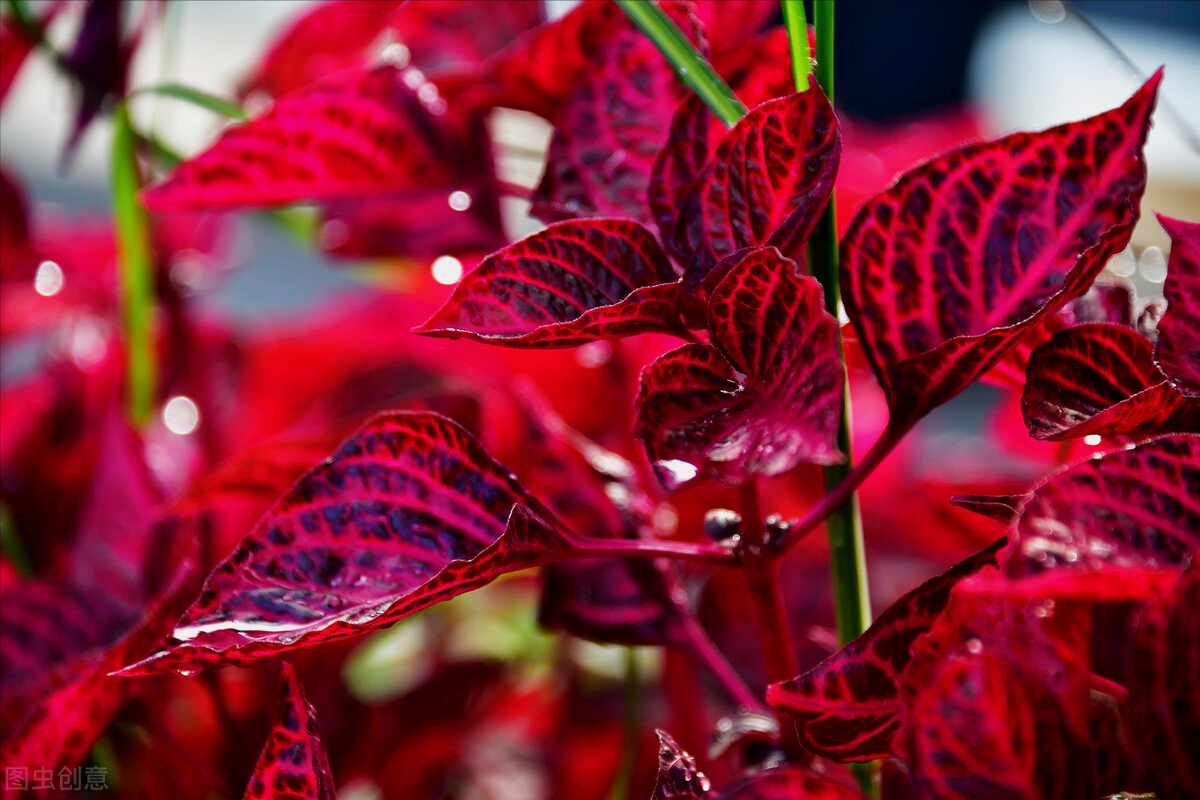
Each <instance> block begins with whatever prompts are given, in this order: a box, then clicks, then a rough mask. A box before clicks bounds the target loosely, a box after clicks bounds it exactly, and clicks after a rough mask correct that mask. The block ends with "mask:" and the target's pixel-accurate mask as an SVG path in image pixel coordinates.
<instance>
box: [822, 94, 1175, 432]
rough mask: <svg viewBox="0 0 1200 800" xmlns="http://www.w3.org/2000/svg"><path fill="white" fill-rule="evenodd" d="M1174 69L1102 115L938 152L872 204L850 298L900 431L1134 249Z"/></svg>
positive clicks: (854, 239) (845, 284) (863, 217)
mask: <svg viewBox="0 0 1200 800" xmlns="http://www.w3.org/2000/svg"><path fill="white" fill-rule="evenodd" d="M1161 78H1162V75H1161V73H1159V74H1156V75H1155V76H1154V77H1153V78H1151V79H1150V80H1149V81H1148V82H1147V83H1146V84H1145V85H1144V86H1143V87H1142V88H1141V89H1140V90H1138V92H1137V93H1136V94H1135V95H1134V96H1133V97H1132V98H1131V99H1130V100H1129V101H1128V102H1127V103H1125V104H1124V105H1123V106H1121V107H1120V108H1117V109H1114V110H1113V111H1109V112H1106V113H1104V114H1101V115H1099V116H1096V117H1092V118H1090V119H1086V120H1083V121H1082V122H1076V123H1070V124H1067V125H1061V126H1059V127H1056V128H1050V129H1049V130H1046V131H1042V132H1040V133H1017V134H1013V135H1011V136H1006V137H1004V138H1001V139H997V140H995V141H992V142H985V143H982V144H973V145H968V146H967V147H963V148H960V149H958V150H955V151H952V152H950V153H948V154H946V155H943V156H941V157H938V158H935V159H933V160H932V161H929V162H927V163H925V164H924V165H922V166H920V167H917V168H916V169H914V170H912V171H910V172H908V173H907V174H905V175H904V176H903V177H901V178H900V179H899V180H898V181H897V182H896V183H895V184H894V185H893V186H892V187H890V188H888V189H886V190H884V191H883V192H882V193H880V194H878V195H876V196H875V197H874V198H872V199H871V200H870V201H868V202H867V203H866V204H865V205H864V206H863V208H862V209H860V210H859V212H858V214H857V216H856V217H855V219H854V222H853V223H852V224H851V226H850V229H849V231H847V233H846V236H845V237H844V238H843V240H842V247H841V285H842V298H843V300H844V302H845V304H846V311H847V313H848V314H849V315H850V318H851V320H853V322H854V325H855V329H856V331H857V332H858V338H859V340H860V341H861V343H862V346H863V349H864V351H865V352H866V354H867V357H868V359H869V361H870V362H871V365H872V367H873V368H874V370H875V373H876V375H877V376H878V378H879V382H880V384H881V385H882V386H883V388H884V391H885V392H886V394H887V398H888V405H889V408H890V409H891V414H892V425H893V428H894V429H897V430H904V429H907V427H909V426H911V425H912V424H913V423H914V422H915V421H916V420H917V419H919V418H920V417H922V416H923V415H924V414H926V413H928V411H929V410H930V409H932V408H934V407H936V406H937V405H939V404H941V403H943V402H945V401H946V400H948V399H950V398H951V397H953V396H954V395H956V394H958V393H959V392H960V391H962V390H963V388H965V387H966V386H967V385H968V384H970V383H971V382H972V381H974V380H975V379H976V378H977V377H979V376H980V375H981V374H982V373H983V372H985V371H986V370H987V369H988V368H989V367H991V366H992V365H993V364H995V363H996V362H997V361H998V360H999V359H1000V358H1002V357H1003V356H1004V355H1005V353H1007V352H1009V351H1010V350H1011V349H1012V348H1013V347H1014V346H1015V345H1016V344H1017V343H1018V342H1019V341H1020V339H1021V338H1022V337H1023V336H1024V335H1025V334H1026V333H1027V332H1029V331H1031V330H1033V329H1035V328H1036V327H1037V326H1038V325H1040V324H1041V323H1042V322H1043V321H1044V320H1045V319H1047V318H1048V317H1049V316H1050V315H1053V314H1054V313H1055V312H1056V311H1058V310H1059V309H1060V308H1062V307H1063V305H1064V304H1065V303H1067V302H1068V301H1069V300H1071V299H1072V298H1074V297H1078V296H1079V295H1081V294H1083V293H1084V292H1085V291H1086V290H1087V287H1088V286H1089V285H1090V284H1091V282H1092V280H1093V279H1094V278H1095V276H1096V275H1097V274H1098V273H1099V272H1100V270H1101V269H1103V267H1104V264H1105V262H1106V261H1107V260H1108V258H1109V257H1110V256H1111V255H1112V254H1113V253H1115V252H1117V251H1119V250H1120V249H1121V248H1123V247H1124V246H1125V245H1126V243H1127V242H1128V241H1129V236H1130V234H1131V232H1132V230H1133V225H1134V223H1135V222H1136V221H1137V216H1138V203H1139V201H1140V199H1141V194H1142V190H1143V189H1144V187H1145V180H1146V169H1145V163H1144V161H1143V159H1142V145H1143V142H1144V141H1145V137H1146V133H1147V131H1148V130H1149V125H1150V112H1151V110H1152V109H1153V107H1154V101H1155V97H1156V95H1157V91H1158V85H1159V82H1160V80H1161Z"/></svg>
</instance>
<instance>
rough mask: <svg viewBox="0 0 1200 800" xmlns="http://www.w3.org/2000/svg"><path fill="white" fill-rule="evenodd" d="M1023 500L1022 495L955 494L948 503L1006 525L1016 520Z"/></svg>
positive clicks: (1023, 496)
mask: <svg viewBox="0 0 1200 800" xmlns="http://www.w3.org/2000/svg"><path fill="white" fill-rule="evenodd" d="M1024 500H1025V495H1023V494H997V495H987V494H956V495H954V496H953V497H951V498H950V502H951V503H953V504H954V505H956V506H958V507H959V508H965V509H967V510H968V511H974V512H975V513H976V514H982V515H983V516H985V517H990V518H992V519H994V520H996V521H997V522H1003V523H1004V524H1005V525H1008V524H1009V523H1011V522H1012V521H1013V520H1015V519H1016V518H1017V509H1018V508H1019V507H1020V505H1021V503H1022V502H1023V501H1024Z"/></svg>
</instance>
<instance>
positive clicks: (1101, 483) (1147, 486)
mask: <svg viewBox="0 0 1200 800" xmlns="http://www.w3.org/2000/svg"><path fill="white" fill-rule="evenodd" d="M1196 486H1200V436H1196V435H1191V434H1177V435H1172V436H1163V437H1160V438H1158V439H1152V440H1150V441H1148V442H1143V443H1142V444H1139V445H1137V446H1136V447H1130V448H1127V449H1124V450H1117V451H1115V452H1111V453H1106V454H1104V455H1102V456H1098V457H1095V458H1092V459H1089V460H1088V461H1085V462H1083V463H1080V464H1075V465H1074V466H1071V467H1068V468H1066V469H1064V470H1062V471H1060V472H1058V473H1056V474H1054V475H1051V476H1050V477H1049V478H1047V479H1046V480H1045V481H1044V482H1042V483H1041V484H1039V485H1038V486H1037V487H1036V488H1035V489H1034V490H1033V492H1032V494H1031V496H1030V497H1029V499H1028V500H1027V501H1026V502H1025V504H1024V505H1023V506H1022V507H1021V510H1020V513H1019V516H1018V518H1017V521H1016V524H1015V526H1014V528H1013V532H1014V536H1013V544H1012V546H1011V547H1010V552H1009V553H1008V555H1007V556H1006V558H1005V559H1004V560H1003V562H1002V566H1003V571H1004V573H1005V576H1006V578H1007V581H1008V583H1009V584H1010V588H1011V589H1012V590H1019V591H1022V592H1033V593H1037V594H1040V595H1042V596H1048V597H1077V598H1080V599H1090V600H1099V599H1106V600H1122V599H1124V600H1145V599H1150V598H1152V597H1154V596H1156V595H1158V594H1159V593H1161V592H1162V590H1163V589H1164V588H1166V587H1168V586H1170V585H1171V584H1173V583H1174V582H1175V581H1176V580H1177V578H1178V572H1179V570H1180V569H1181V568H1182V566H1183V565H1185V564H1186V563H1187V562H1188V560H1189V559H1190V558H1192V557H1193V554H1194V553H1195V552H1196V551H1197V549H1200V494H1198V493H1197V492H1196V491H1195V487H1196ZM1121 575H1125V576H1126V577H1125V578H1122V577H1121ZM1014 582H1015V584H1014ZM998 588H999V587H995V586H994V587H991V588H989V591H995V590H997V589H998Z"/></svg>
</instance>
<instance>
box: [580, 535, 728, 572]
mask: <svg viewBox="0 0 1200 800" xmlns="http://www.w3.org/2000/svg"><path fill="white" fill-rule="evenodd" d="M570 538H571V543H572V544H573V545H574V546H575V548H576V550H577V552H576V553H574V554H572V555H570V556H567V557H568V558H578V557H579V554H580V553H582V554H583V555H584V557H586V558H671V559H675V560H677V561H699V562H701V563H706V564H716V565H723V566H733V565H734V564H735V563H736V562H737V560H738V556H737V553H735V552H734V551H733V550H732V549H730V548H728V547H721V546H719V545H715V544H706V543H704V542H668V541H662V540H658V539H588V538H578V537H574V536H572V537H570Z"/></svg>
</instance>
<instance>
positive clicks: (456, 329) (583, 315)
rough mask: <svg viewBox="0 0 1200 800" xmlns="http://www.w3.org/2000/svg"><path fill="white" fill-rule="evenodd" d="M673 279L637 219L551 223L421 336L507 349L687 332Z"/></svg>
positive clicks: (503, 258)
mask: <svg viewBox="0 0 1200 800" xmlns="http://www.w3.org/2000/svg"><path fill="white" fill-rule="evenodd" d="M677 294H678V284H677V282H676V276H675V273H674V272H672V270H671V265H670V263H669V262H668V261H667V258H666V256H665V255H663V252H662V250H661V249H659V246H658V243H657V242H656V241H655V239H654V236H653V235H651V233H650V232H649V231H648V230H646V229H645V228H643V227H642V226H641V225H639V224H637V223H636V222H633V221H631V220H618V219H603V220H600V219H593V220H575V221H567V222H562V223H558V224H556V225H551V226H549V227H547V228H545V229H543V230H541V231H538V232H537V233H535V234H533V235H532V236H528V237H526V238H525V239H522V240H521V241H519V242H517V243H515V244H512V245H509V246H508V247H506V248H504V249H503V250H500V251H499V252H496V253H493V254H492V255H490V256H488V257H487V258H486V259H484V260H483V262H482V263H480V265H479V267H478V268H477V269H475V270H474V271H473V272H471V273H470V274H469V275H467V276H466V277H465V278H464V279H463V280H462V282H460V283H459V284H458V286H456V287H455V289H454V293H453V294H452V295H451V296H450V299H449V300H448V301H447V302H446V305H444V306H443V307H442V308H441V310H439V311H438V312H437V313H436V314H434V315H433V317H431V318H430V319H429V321H427V322H426V323H425V324H424V325H421V326H420V327H418V328H416V329H415V330H416V332H417V333H425V334H429V335H431V336H449V337H467V338H471V339H475V340H477V341H481V342H489V343H492V344H504V345H508V346H511V347H573V346H575V345H578V344H582V343H584V342H589V341H592V340H594V339H610V338H615V337H620V336H631V335H633V334H637V333H648V332H659V333H673V332H679V331H681V330H682V323H681V322H680V321H679V314H678V312H677V311H676V297H677Z"/></svg>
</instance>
